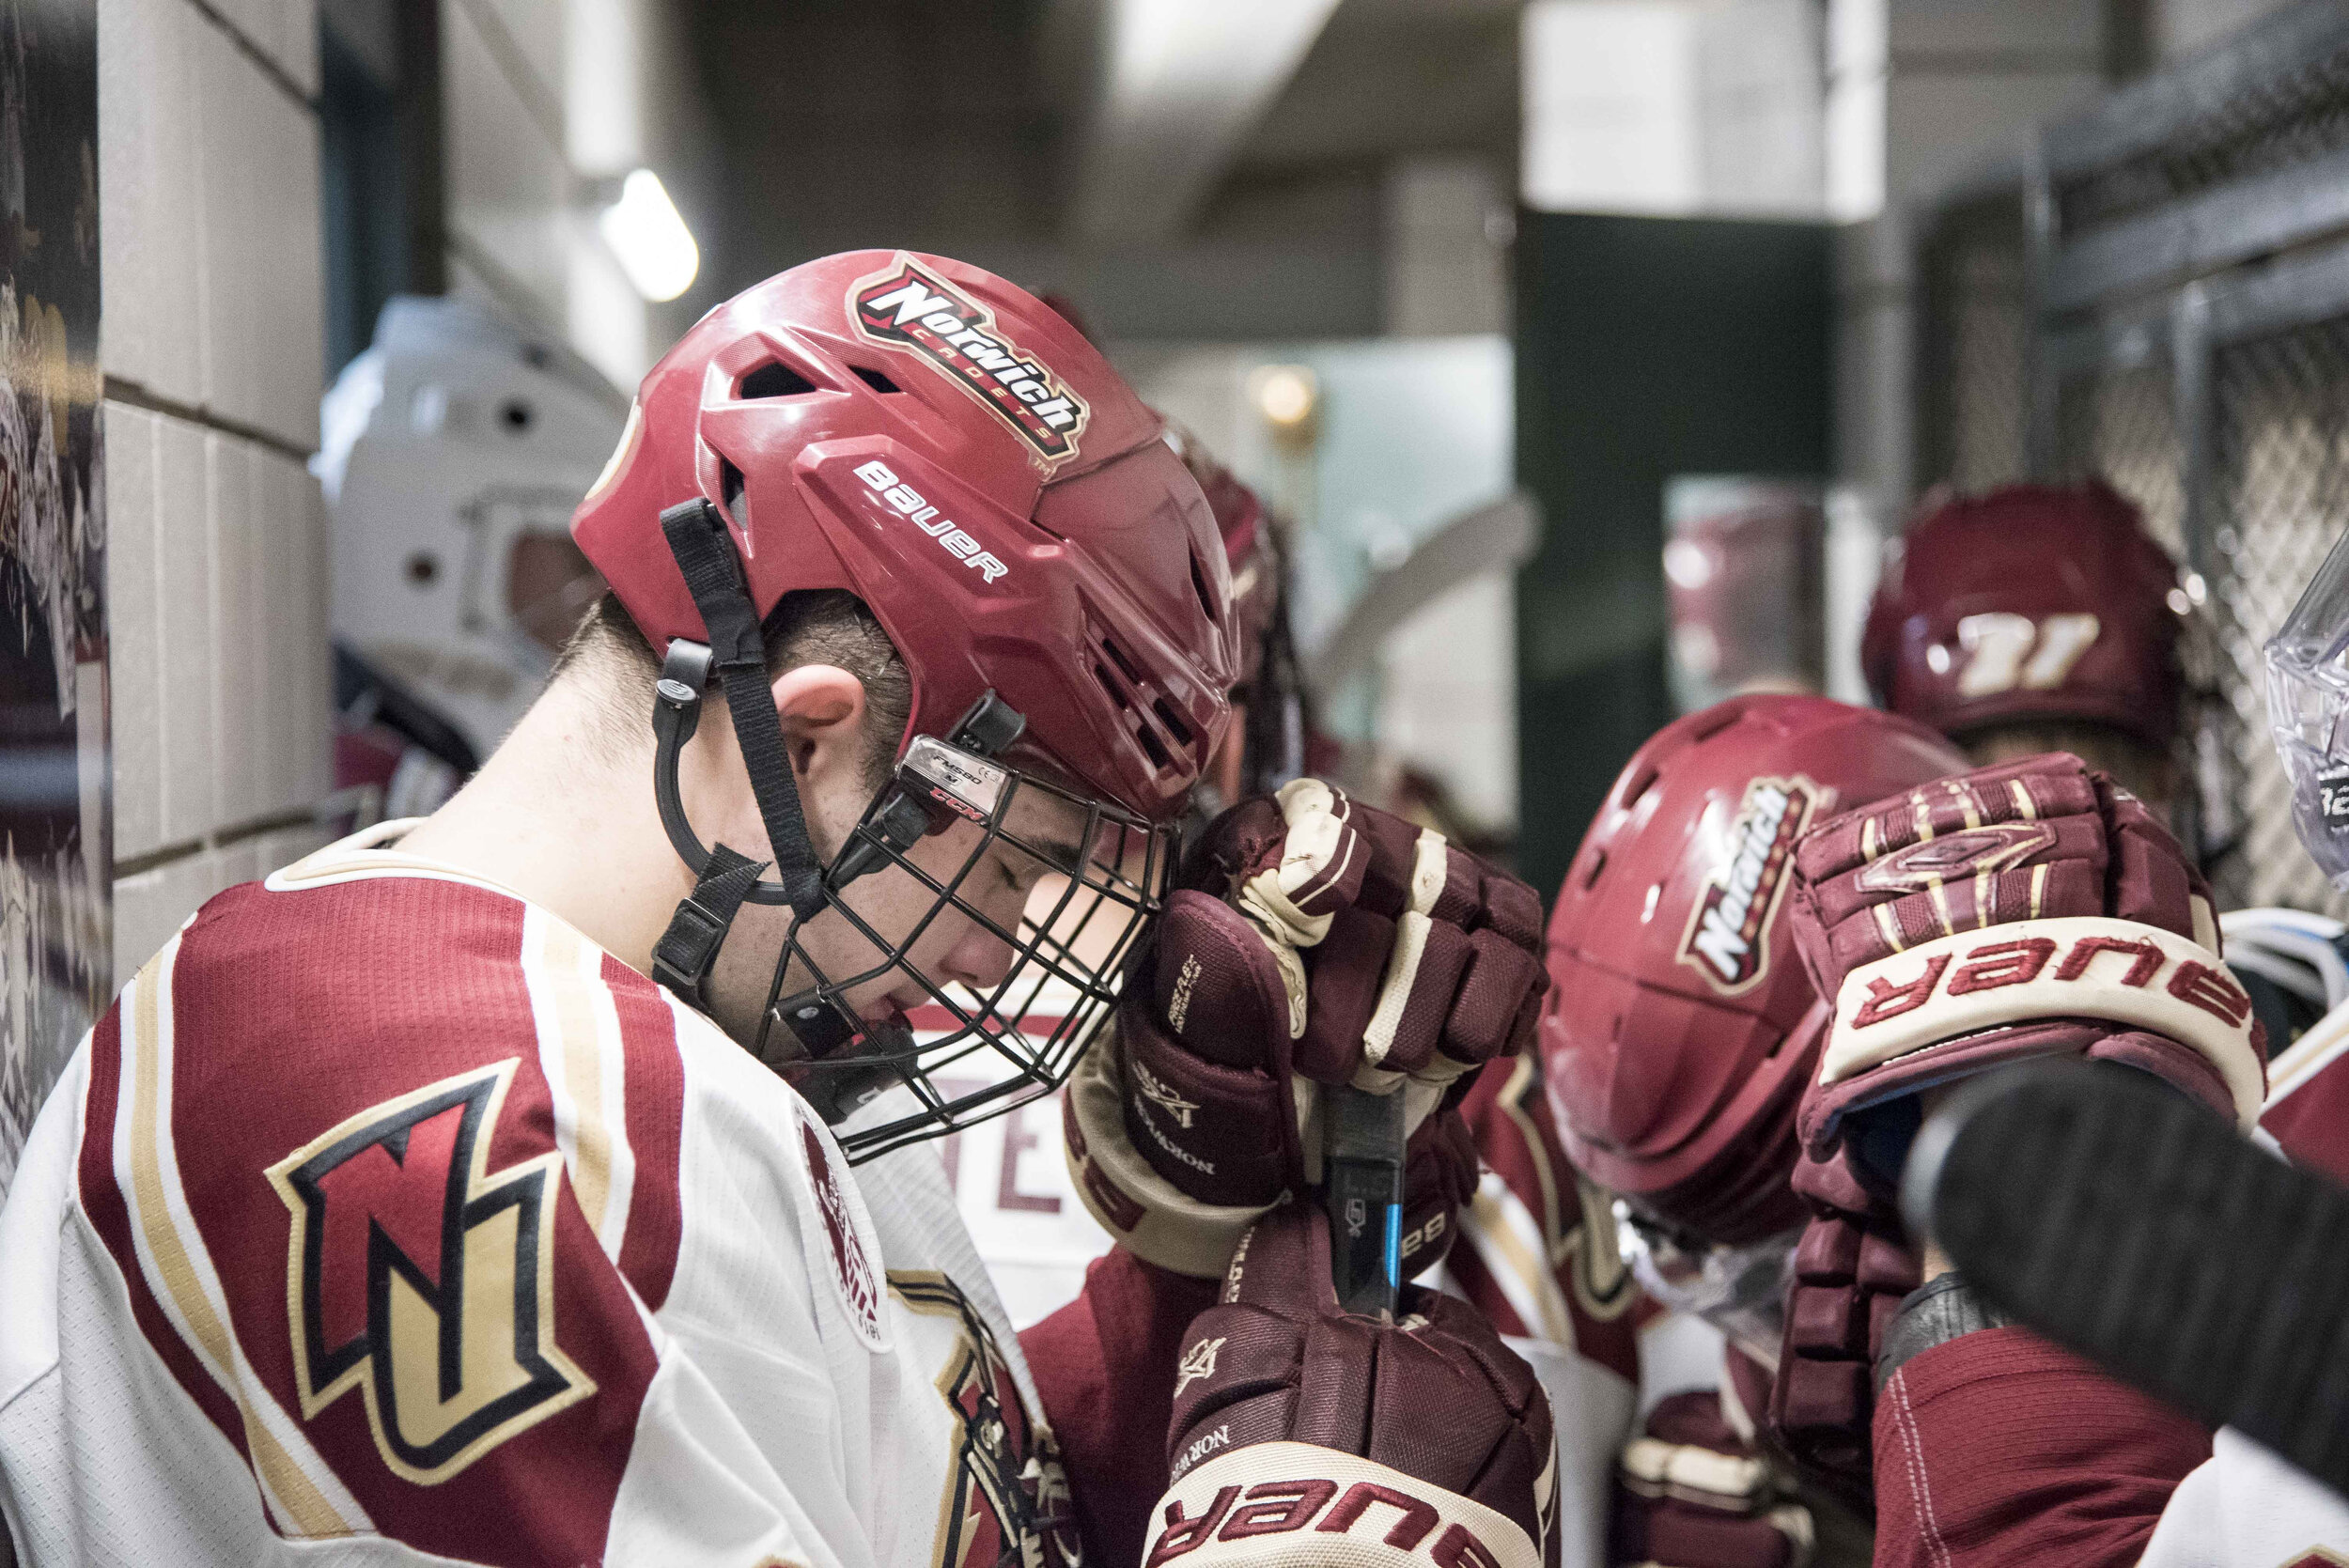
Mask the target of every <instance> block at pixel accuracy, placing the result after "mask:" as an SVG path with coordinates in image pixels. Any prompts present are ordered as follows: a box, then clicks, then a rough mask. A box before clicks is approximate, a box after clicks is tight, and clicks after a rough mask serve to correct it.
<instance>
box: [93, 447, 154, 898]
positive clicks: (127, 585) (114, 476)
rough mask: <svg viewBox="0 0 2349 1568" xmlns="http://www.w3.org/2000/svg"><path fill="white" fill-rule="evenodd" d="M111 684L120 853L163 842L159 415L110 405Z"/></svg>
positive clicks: (108, 657) (108, 656)
mask: <svg viewBox="0 0 2349 1568" xmlns="http://www.w3.org/2000/svg"><path fill="white" fill-rule="evenodd" d="M103 418H104V420H105V441H106V627H107V629H106V638H107V651H106V660H107V684H108V686H109V687H110V688H111V689H112V698H111V700H112V707H113V714H112V717H113V727H114V734H113V739H114V781H115V854H116V856H117V858H122V859H127V858H129V857H132V856H135V855H144V854H147V853H148V851H150V850H152V849H154V848H156V847H157V846H160V845H161V844H162V843H163V752H162V748H161V746H160V744H159V739H160V737H158V735H157V733H156V726H157V722H158V716H159V704H158V701H157V699H158V696H159V691H158V686H157V683H158V681H159V680H160V679H161V678H162V668H161V660H160V658H159V641H160V640H159V636H158V632H159V628H158V625H157V620H156V617H157V613H158V605H157V600H158V588H157V584H156V578H155V569H156V539H155V418H154V416H153V415H152V414H149V413H148V412H147V411H144V410H141V409H134V408H131V407H129V406H128V405H126V404H122V403H108V404H106V405H105V409H104V412H103Z"/></svg>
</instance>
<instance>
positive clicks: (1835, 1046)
mask: <svg viewBox="0 0 2349 1568" xmlns="http://www.w3.org/2000/svg"><path fill="white" fill-rule="evenodd" d="M2077 1018H2092V1019H2100V1020H2104V1021H2106V1022H2109V1023H2115V1024H2120V1025H2123V1026H2124V1027H2126V1028H2129V1029H2133V1030H2143V1031H2147V1032H2152V1033H2155V1034H2158V1035H2161V1036H2164V1037H2165V1038H2168V1039H2171V1040H2175V1041H2177V1042H2178V1043H2179V1044H2181V1045H2183V1046H2185V1047H2186V1048H2188V1049H2190V1050H2192V1051H2194V1052H2195V1053H2197V1054H2198V1055H2200V1056H2201V1058H2202V1059H2203V1060H2204V1061H2206V1062H2208V1063H2210V1065H2211V1066H2212V1067H2213V1068H2214V1069H2216V1071H2217V1074H2218V1076H2219V1078H2220V1079H2222V1080H2223V1081H2224V1083H2225V1084H2226V1087H2227V1093H2228V1095H2229V1097H2230V1098H2231V1099H2232V1102H2233V1107H2234V1113H2235V1119H2236V1121H2237V1123H2238V1125H2239V1126H2241V1127H2242V1128H2243V1129H2244V1130H2245V1131H2247V1132H2248V1130H2249V1129H2250V1128H2251V1127H2252V1126H2256V1125H2257V1124H2258V1121H2259V1113H2260V1104H2261V1101H2262V1100H2263V1098H2264V1097H2265V1090H2266V1069H2265V1067H2264V1065H2263V1056H2264V1052H2263V1038H2262V1035H2261V1031H2260V1027H2259V1022H2258V1020H2257V1019H2256V1018H2255V1017H2253V1016H2252V1011H2251V1002H2250V999H2249V998H2248V997H2247V996H2245V995H2244V994H2243V990H2242V987H2240V986H2237V985H2235V983H2234V981H2233V980H2232V978H2231V977H2230V976H2229V975H2228V973H2227V970H2226V966H2225V964H2224V963H2223V962H2222V961H2221V960H2220V958H2219V956H2218V955H2217V954H2216V953H2214V952H2212V951H2211V950H2210V949H2209V948H2206V947H2204V946H2202V945H2201V943H2200V942H2197V941H2194V940H2192V939H2188V938H2186V937H2182V936H2179V935H2178V934H2177V933H2176V932H2174V931H2168V930H2164V929H2162V928H2161V927H2159V926H2155V925H2147V924H2140V923H2139V922H2136V921H2125V920H2112V919H2108V918H2107V917H2105V916H2101V915H2073V916H2065V917H2061V918H2058V919H2052V920H2019V921H2013V922H2009V923H2007V924H2000V925H1994V926H1987V927H1983V928H1982V929H1978V930H1971V931H1961V932H1957V933H1954V934H1952V935H1950V936H1944V937H1937V938H1935V939H1933V940H1931V941H1926V942H1919V943H1916V944H1914V945H1913V946H1910V947H1908V948H1906V949H1905V950H1903V951H1901V952H1897V953H1894V954H1893V955H1890V957H1886V958H1879V959H1876V960H1875V962H1873V963H1867V964H1861V965H1859V967H1857V968H1855V969H1854V970H1851V971H1850V972H1849V973H1848V974H1846V975H1844V976H1843V984H1842V986H1840V987H1839V988H1838V990H1837V992H1836V997H1835V1022H1834V1025H1833V1027H1832V1028H1831V1029H1830V1030H1829V1031H1828V1040H1827V1048H1826V1049H1825V1050H1824V1051H1823V1052H1822V1053H1821V1056H1820V1061H1819V1083H1820V1085H1821V1087H1822V1088H1829V1087H1831V1086H1833V1085H1835V1084H1838V1083H1841V1082H1843V1081H1844V1080H1845V1079H1853V1078H1857V1077H1859V1076H1860V1075H1861V1074H1870V1075H1871V1077H1872V1078H1873V1079H1875V1082H1874V1083H1872V1085H1871V1094H1875V1095H1879V1096H1880V1095H1881V1094H1883V1093H1885V1092H1886V1091H1888V1090H1889V1089H1890V1087H1891V1085H1890V1083H1889V1082H1887V1081H1886V1080H1885V1078H1884V1075H1886V1074H1890V1073H1899V1074H1901V1075H1902V1076H1903V1077H1908V1076H1914V1075H1913V1072H1912V1071H1911V1070H1912V1069H1921V1070H1924V1071H1931V1070H1933V1069H1934V1068H1936V1067H1937V1066H1938V1065H1939V1064H1938V1063H1921V1062H1918V1061H1916V1060H1914V1059H1915V1058H1916V1057H1918V1056H1920V1055H1921V1054H1923V1053H1925V1052H1926V1051H1928V1050H1929V1048H1932V1047H1935V1046H1937V1045H1941V1044H1944V1043H1947V1042H1950V1041H1952V1040H1955V1039H1956V1038H1958V1037H1959V1036H1962V1035H1972V1034H1979V1033H1981V1032H1983V1031H1985V1030H1992V1029H1999V1028H2002V1027H2005V1026H2008V1025H2013V1024H2025V1023H2038V1022H2045V1021H2046V1020H2049V1019H2077ZM1896 1059H1899V1064H1898V1065H1896V1066H1890V1067H1888V1066H1886V1065H1884V1064H1885V1063H1894V1062H1895V1061H1896Z"/></svg>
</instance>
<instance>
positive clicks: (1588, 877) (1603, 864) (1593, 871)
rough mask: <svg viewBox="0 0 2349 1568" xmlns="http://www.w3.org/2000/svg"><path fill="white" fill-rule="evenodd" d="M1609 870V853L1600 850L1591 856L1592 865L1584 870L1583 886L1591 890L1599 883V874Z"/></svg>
mask: <svg viewBox="0 0 2349 1568" xmlns="http://www.w3.org/2000/svg"><path fill="white" fill-rule="evenodd" d="M1606 869H1607V851H1606V850H1604V849H1601V850H1598V851H1597V852H1595V854H1593V855H1592V856H1591V863H1590V864H1589V865H1587V866H1585V867H1583V868H1582V885H1583V886H1584V887H1585V888H1589V887H1591V886H1593V885H1594V884H1595V883H1596V882H1597V881H1598V874H1599V873H1600V872H1602V871H1604V870H1606Z"/></svg>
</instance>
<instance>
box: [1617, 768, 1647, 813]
mask: <svg viewBox="0 0 2349 1568" xmlns="http://www.w3.org/2000/svg"><path fill="white" fill-rule="evenodd" d="M1655 783H1656V765H1655V764H1654V763H1650V764H1648V765H1647V766H1646V767H1645V768H1641V769H1640V770H1639V771H1638V772H1637V773H1635V774H1633V775H1632V776H1631V777H1630V778H1627V779H1626V780H1625V781H1624V782H1623V799H1622V800H1619V801H1617V802H1616V804H1617V805H1618V806H1619V807H1620V808H1621V809H1623V810H1625V811H1628V810H1630V809H1631V805H1632V803H1633V802H1634V801H1636V800H1639V798H1640V797H1641V796H1642V795H1645V794H1646V793H1647V792H1648V786H1649V785H1651V784H1655Z"/></svg>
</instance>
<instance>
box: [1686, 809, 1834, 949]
mask: <svg viewBox="0 0 2349 1568" xmlns="http://www.w3.org/2000/svg"><path fill="white" fill-rule="evenodd" d="M1833 793H1834V792H1833V791H1832V790H1828V789H1823V788H1821V787H1820V786H1819V785H1818V784H1813V783H1812V781H1811V780H1809V779H1807V778H1804V777H1802V776H1801V775H1800V774H1797V775H1796V776H1795V777H1793V778H1791V779H1755V780H1752V781H1751V782H1750V783H1749V784H1747V785H1746V793H1745V797H1744V799H1743V800H1740V801H1739V802H1738V805H1737V816H1736V819H1735V821H1733V822H1732V823H1731V824H1730V827H1729V833H1728V838H1727V853H1726V854H1725V855H1724V856H1723V858H1722V860H1721V862H1720V863H1719V865H1718V866H1717V867H1716V868H1715V869H1714V870H1713V871H1712V873H1711V874H1710V875H1709V876H1707V877H1706V878H1705V882H1704V891H1703V893H1701V894H1699V895H1698V898H1697V902H1696V907H1695V908H1693V909H1691V910H1689V911H1688V930H1687V931H1685V932H1684V933H1682V935H1681V939H1680V961H1681V962H1682V963H1684V964H1688V965H1692V966H1693V967H1694V968H1695V969H1696V970H1697V972H1698V973H1700V974H1702V975H1703V976H1704V978H1705V979H1706V980H1707V981H1709V982H1710V983H1711V984H1712V986H1713V988H1714V989H1716V990H1719V991H1729V992H1735V991H1742V990H1744V989H1746V988H1747V987H1748V986H1752V985H1753V984H1755V983H1756V982H1757V981H1759V980H1760V979H1761V978H1762V976H1763V975H1764V973H1765V972H1766V971H1767V970H1768V969H1769V964H1770V948H1769V939H1770V918H1771V917H1772V916H1773V915H1775V914H1776V913H1777V912H1778V902H1779V899H1780V897H1781V895H1782V894H1783V893H1785V891H1786V862H1787V858H1788V857H1789V856H1791V855H1792V854H1793V853H1794V851H1795V840H1797V839H1798V838H1800V837H1801V836H1802V831H1803V829H1805V828H1806V827H1808V826H1809V825H1810V823H1811V818H1812V815H1815V814H1816V813H1817V812H1819V811H1821V810H1823V809H1825V808H1826V807H1827V805H1828V801H1829V800H1830V798H1831V797H1832V795H1833Z"/></svg>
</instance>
